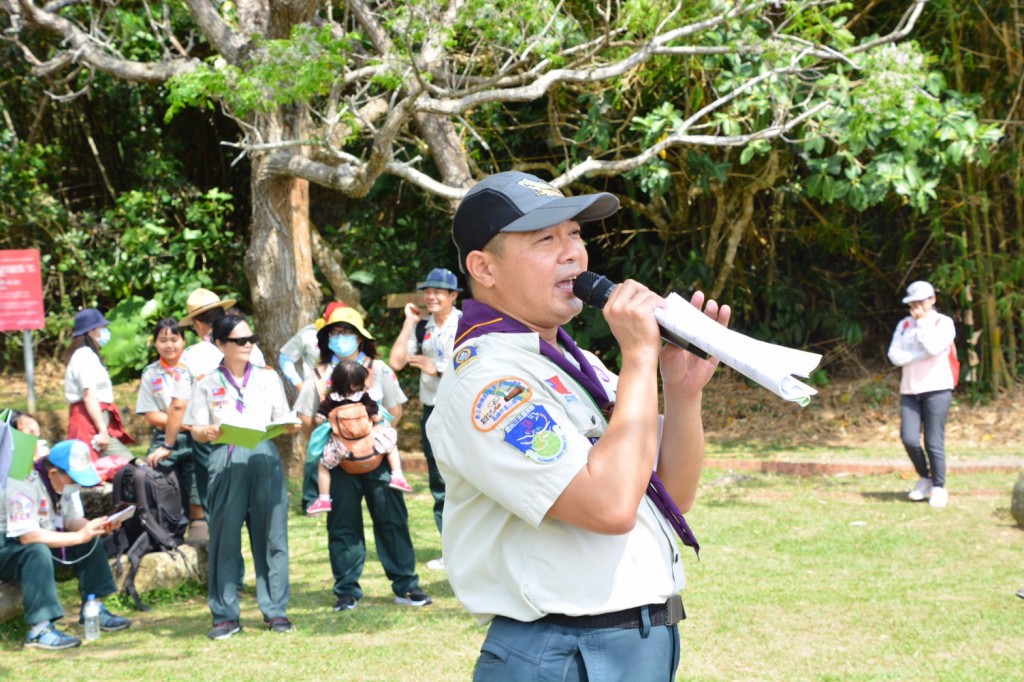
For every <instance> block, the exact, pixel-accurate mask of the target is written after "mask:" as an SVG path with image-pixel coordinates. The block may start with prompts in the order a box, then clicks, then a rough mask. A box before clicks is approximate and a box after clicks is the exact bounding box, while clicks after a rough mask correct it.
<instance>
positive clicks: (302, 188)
mask: <svg viewBox="0 0 1024 682" xmlns="http://www.w3.org/2000/svg"><path fill="white" fill-rule="evenodd" d="M255 124H256V125H257V126H258V127H259V129H260V132H261V133H262V135H263V139H265V140H268V141H271V142H277V141H281V140H286V139H292V140H295V139H302V138H303V137H304V128H305V120H304V117H303V115H302V114H300V113H297V112H295V111H286V110H278V111H276V112H274V113H272V114H267V115H266V116H261V117H259V118H258V120H256V121H255ZM251 182H252V228H251V231H250V232H251V235H250V239H249V250H248V251H247V252H246V254H245V269H246V273H247V275H248V278H249V287H250V291H251V295H252V307H253V311H254V312H255V315H256V325H257V327H258V329H259V335H260V338H261V343H260V345H261V347H262V349H263V351H264V353H265V354H266V356H267V360H268V361H269V362H270V363H271V364H272V365H273V366H275V367H276V366H277V352H278V350H279V349H280V348H281V346H283V345H284V344H285V342H286V341H287V340H288V339H289V338H291V336H292V335H293V334H294V333H295V332H296V331H298V329H299V328H300V327H302V326H304V325H307V324H309V323H310V322H312V321H313V320H314V319H315V317H316V313H317V311H318V310H319V308H320V288H319V286H318V285H317V282H316V278H315V277H314V275H313V261H312V251H311V248H310V236H309V183H308V182H307V181H305V180H300V179H298V178H291V177H282V176H268V175H267V174H266V172H265V167H264V157H263V156H261V155H254V156H253V158H252V181H251ZM286 440H287V441H291V442H288V443H285V442H283V441H286ZM298 440H299V438H297V437H292V438H289V439H279V441H280V442H279V443H278V445H279V447H281V457H282V460H283V463H284V465H285V470H286V472H287V473H288V474H289V475H296V474H297V473H299V472H301V470H302V463H303V461H304V460H305V456H304V448H303V447H302V446H301V444H299V443H298V442H297V441H298ZM282 446H283V447H282Z"/></svg>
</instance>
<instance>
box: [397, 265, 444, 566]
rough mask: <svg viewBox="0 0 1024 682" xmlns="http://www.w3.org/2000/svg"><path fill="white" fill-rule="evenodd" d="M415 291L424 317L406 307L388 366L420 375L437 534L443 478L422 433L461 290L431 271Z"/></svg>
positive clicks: (441, 271)
mask: <svg viewBox="0 0 1024 682" xmlns="http://www.w3.org/2000/svg"><path fill="white" fill-rule="evenodd" d="M418 288H419V290H420V291H422V292H423V300H424V307H425V308H426V309H427V315H424V313H423V311H422V310H421V309H420V308H419V306H417V305H414V304H412V303H409V304H406V306H405V322H404V323H403V324H402V331H401V332H399V334H398V338H397V339H395V343H394V345H393V346H392V347H391V357H390V358H389V364H390V365H391V369H393V370H395V371H396V372H397V371H399V370H401V369H402V368H404V367H405V366H406V365H412V366H413V367H415V368H416V369H418V370H419V371H420V401H421V402H422V403H423V418H422V419H421V421H420V433H421V434H422V436H423V454H424V455H425V456H426V458H427V471H428V474H429V485H430V494H431V496H432V497H433V498H434V523H435V524H436V525H437V532H438V533H440V532H441V514H442V512H443V511H444V478H442V477H441V472H440V471H438V469H437V462H436V461H435V459H434V452H433V450H431V448H430V441H429V440H427V433H426V431H425V430H424V429H425V428H426V423H427V419H428V418H430V414H431V412H433V410H434V403H435V401H436V400H437V386H438V384H440V383H441V375H442V374H444V372H445V371H446V370H447V369H448V368H449V367H451V364H452V350H453V348H454V346H455V330H456V328H457V327H458V325H459V318H461V317H462V312H461V311H459V310H458V309H457V308H456V307H455V299H457V298H458V297H459V292H461V291H462V289H460V288H459V281H458V279H457V278H456V277H455V273H454V272H452V271H451V270H446V269H445V268H434V269H433V270H431V271H430V273H429V274H428V275H427V277H426V279H425V280H423V282H421V283H420V285H419V287H418ZM427 568H432V569H435V570H443V569H444V559H443V558H440V559H431V560H430V561H428V562H427Z"/></svg>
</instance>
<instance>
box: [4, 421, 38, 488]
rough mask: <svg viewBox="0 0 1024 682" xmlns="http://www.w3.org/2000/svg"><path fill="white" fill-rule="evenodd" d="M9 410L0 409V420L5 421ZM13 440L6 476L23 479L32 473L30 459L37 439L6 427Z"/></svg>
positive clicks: (32, 456) (33, 453)
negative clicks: (9, 464)
mask: <svg viewBox="0 0 1024 682" xmlns="http://www.w3.org/2000/svg"><path fill="white" fill-rule="evenodd" d="M10 414H11V411H10V410H3V411H0V422H3V423H7V419H8V418H9V417H10ZM8 430H9V431H10V433H11V439H12V440H13V442H14V452H13V457H12V459H11V468H10V469H8V470H7V477H8V478H15V479H18V480H23V479H25V478H27V477H28V475H29V474H30V473H32V461H33V458H34V456H35V453H36V442H37V441H38V440H39V439H38V438H36V437H35V436H33V435H32V434H30V433H23V432H21V431H18V430H17V429H15V428H14V427H13V426H10V428H9V429H8Z"/></svg>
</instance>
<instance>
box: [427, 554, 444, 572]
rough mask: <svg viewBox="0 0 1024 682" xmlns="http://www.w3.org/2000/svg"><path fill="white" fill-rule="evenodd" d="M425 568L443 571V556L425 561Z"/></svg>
mask: <svg viewBox="0 0 1024 682" xmlns="http://www.w3.org/2000/svg"><path fill="white" fill-rule="evenodd" d="M427 568H429V569H430V570H432V571H443V570H444V557H441V558H440V559H431V560H430V561H428V562H427Z"/></svg>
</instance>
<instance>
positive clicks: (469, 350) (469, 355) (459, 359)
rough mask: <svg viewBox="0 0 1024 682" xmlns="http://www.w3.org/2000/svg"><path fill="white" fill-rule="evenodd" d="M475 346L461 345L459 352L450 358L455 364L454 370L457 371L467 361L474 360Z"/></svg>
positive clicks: (466, 363)
mask: <svg viewBox="0 0 1024 682" xmlns="http://www.w3.org/2000/svg"><path fill="white" fill-rule="evenodd" d="M476 358H477V355H476V346H463V347H462V348H460V349H459V352H458V353H456V354H455V357H453V358H452V362H453V364H454V365H455V371H456V372H458V371H459V370H461V369H462V368H463V367H465V366H466V365H468V364H469V363H471V362H473V361H474V360H476Z"/></svg>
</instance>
